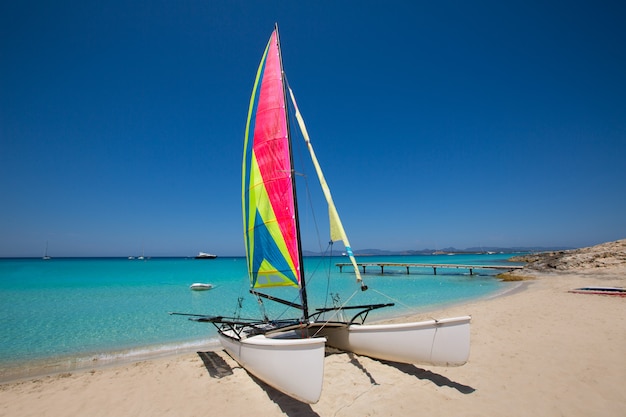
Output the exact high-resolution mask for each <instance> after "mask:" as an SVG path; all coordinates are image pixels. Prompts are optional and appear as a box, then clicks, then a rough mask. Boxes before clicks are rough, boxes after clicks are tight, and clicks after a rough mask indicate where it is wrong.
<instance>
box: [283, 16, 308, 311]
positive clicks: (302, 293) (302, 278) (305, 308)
mask: <svg viewBox="0 0 626 417" xmlns="http://www.w3.org/2000/svg"><path fill="white" fill-rule="evenodd" d="M274 30H275V31H276V44H277V45H278V56H279V62H280V73H281V81H282V86H283V97H284V103H285V109H284V110H285V120H286V121H287V142H288V143H289V161H290V166H291V189H292V191H293V201H294V208H295V210H294V214H295V224H296V236H297V238H296V240H297V244H298V263H299V264H300V270H299V271H298V274H299V275H300V299H301V301H302V314H303V318H304V320H305V321H306V320H308V319H309V305H308V301H307V294H306V281H305V274H304V262H303V259H302V242H301V239H300V216H299V213H298V196H297V192H296V175H295V174H296V173H295V169H294V162H293V151H292V140H291V130H290V127H289V115H288V114H287V113H288V110H287V107H288V105H287V103H288V102H287V88H286V87H285V70H284V68H283V54H282V50H281V47H280V36H279V34H278V23H275V24H274Z"/></svg>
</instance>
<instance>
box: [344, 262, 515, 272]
mask: <svg viewBox="0 0 626 417" xmlns="http://www.w3.org/2000/svg"><path fill="white" fill-rule="evenodd" d="M336 265H337V266H338V267H339V272H343V267H344V266H352V264H351V263H338V264H336ZM357 265H358V267H359V268H361V269H362V271H363V273H365V272H366V268H367V267H378V268H380V273H381V274H384V273H385V267H392V268H406V273H407V275H408V274H409V272H410V268H432V269H433V274H434V275H437V268H441V269H445V268H447V269H449V268H456V269H469V273H470V275H474V269H501V270H506V271H513V270H515V269H522V268H523V266H520V265H458V264H415V263H399V262H369V263H357Z"/></svg>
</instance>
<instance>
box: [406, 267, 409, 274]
mask: <svg viewBox="0 0 626 417" xmlns="http://www.w3.org/2000/svg"><path fill="white" fill-rule="evenodd" d="M406 274H407V275H409V267H408V266H407V267H406Z"/></svg>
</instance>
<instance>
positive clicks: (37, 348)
mask: <svg viewBox="0 0 626 417" xmlns="http://www.w3.org/2000/svg"><path fill="white" fill-rule="evenodd" d="M510 256H511V255H510V254H495V255H454V256H411V257H409V256H399V257H367V258H365V259H361V261H362V262H377V261H384V262H404V263H407V262H413V263H445V264H452V263H456V264H506V259H507V258H508V257H510ZM346 260H347V259H346V258H343V257H338V258H334V259H331V260H328V259H323V258H316V257H310V258H305V270H306V271H309V272H307V291H308V296H309V305H310V306H312V308H315V307H321V306H324V305H331V304H332V300H331V299H330V297H329V296H327V294H328V293H332V294H334V295H335V298H338V299H339V300H340V302H341V303H345V302H346V301H348V300H349V301H350V303H349V304H365V303H387V302H395V303H396V307H394V308H392V309H387V311H382V310H381V311H380V312H377V313H376V314H370V317H369V320H370V321H371V320H375V319H377V318H382V317H388V316H390V315H402V314H407V313H409V312H415V311H424V310H427V309H429V308H433V307H435V306H437V305H442V304H448V303H454V302H462V301H467V300H471V299H476V298H481V297H485V296H488V295H490V294H494V293H496V292H498V291H502V290H503V289H504V288H506V287H507V284H505V283H501V282H499V281H498V280H497V279H494V277H493V275H494V274H495V273H496V272H493V271H491V272H489V271H486V270H482V271H474V273H475V274H476V273H477V272H480V275H473V276H470V275H469V271H467V270H463V269H458V270H457V269H449V270H443V269H438V270H437V275H436V276H435V275H433V270H432V268H419V269H413V268H412V269H411V273H410V274H409V275H407V274H406V270H405V268H385V274H384V275H381V274H380V273H379V269H378V268H369V269H368V270H367V274H365V275H364V279H365V282H366V283H367V285H368V286H369V288H370V290H368V291H366V292H361V291H359V286H358V285H357V284H356V282H355V279H354V278H355V276H354V273H353V272H349V271H348V269H346V268H344V272H343V273H339V269H338V268H337V267H336V266H335V264H336V263H337V262H346ZM194 282H209V283H211V284H213V285H214V288H213V289H212V290H209V291H191V290H190V289H189V285H191V284H192V283H194ZM275 294H276V295H278V296H281V297H284V298H286V299H290V300H294V301H295V302H298V291H297V290H294V289H285V288H281V289H279V290H278V291H276V292H275ZM240 297H241V298H242V310H241V311H242V313H241V314H242V316H245V317H259V307H258V305H257V301H256V299H254V298H253V297H252V296H250V295H249V293H248V279H247V270H246V263H245V259H244V258H218V259H214V260H195V259H191V258H155V259H148V260H136V259H135V260H129V259H102V258H94V259H86V258H80V259H51V260H48V261H43V260H41V259H0V306H1V307H0V327H1V328H2V332H0V370H1V371H2V372H1V373H2V374H4V375H5V377H6V376H7V375H9V374H11V373H12V372H15V370H16V369H21V370H22V371H23V370H25V369H27V368H50V369H52V368H54V369H57V368H59V367H61V368H63V367H67V368H72V367H79V366H82V365H85V364H92V363H95V362H106V361H114V360H122V359H124V358H130V357H136V356H145V355H154V354H160V353H167V352H172V351H180V350H193V349H197V348H198V347H199V346H206V345H211V344H213V345H215V344H216V343H217V342H216V338H215V336H216V331H215V328H214V327H213V326H212V325H210V324H201V323H196V322H192V321H189V320H187V319H186V318H184V317H180V316H172V315H169V314H168V312H185V313H198V314H207V315H224V316H231V315H234V314H236V312H237V305H238V299H239V298H240ZM264 308H265V312H266V314H268V316H270V317H272V318H277V317H283V318H284V317H295V316H297V312H296V311H295V310H293V309H290V308H286V307H284V306H283V305H280V304H276V303H272V302H267V301H266V302H265V303H264ZM81 364H82V365H81Z"/></svg>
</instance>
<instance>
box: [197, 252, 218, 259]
mask: <svg viewBox="0 0 626 417" xmlns="http://www.w3.org/2000/svg"><path fill="white" fill-rule="evenodd" d="M215 258H217V255H213V254H212V253H206V252H200V253H198V255H197V256H196V259H215Z"/></svg>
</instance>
